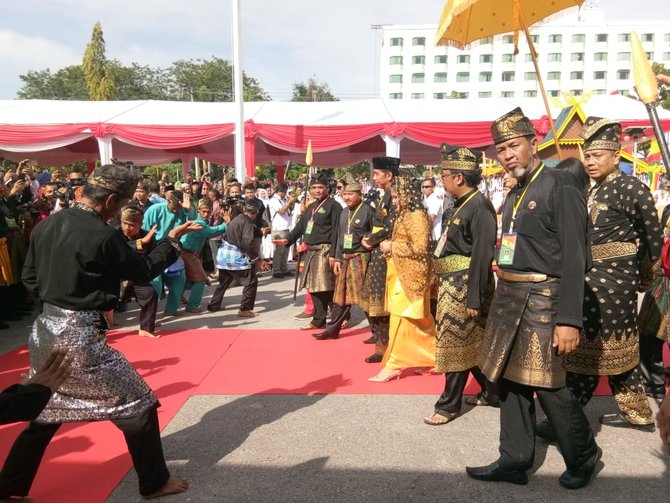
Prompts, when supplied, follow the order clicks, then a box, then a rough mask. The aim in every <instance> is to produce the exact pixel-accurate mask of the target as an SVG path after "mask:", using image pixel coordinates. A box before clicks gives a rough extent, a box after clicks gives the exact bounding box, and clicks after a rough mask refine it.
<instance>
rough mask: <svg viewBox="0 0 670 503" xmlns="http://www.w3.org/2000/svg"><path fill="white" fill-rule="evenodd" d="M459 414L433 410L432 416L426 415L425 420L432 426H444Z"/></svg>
mask: <svg viewBox="0 0 670 503" xmlns="http://www.w3.org/2000/svg"><path fill="white" fill-rule="evenodd" d="M445 414H447V415H445ZM457 416H458V414H450V413H448V412H443V413H439V412H433V413H432V414H431V415H430V416H428V417H424V418H423V422H424V423H426V424H427V425H430V426H442V425H443V424H447V423H449V422H451V421H452V420H454V419H456V417H457Z"/></svg>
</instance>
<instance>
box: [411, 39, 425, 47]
mask: <svg viewBox="0 0 670 503" xmlns="http://www.w3.org/2000/svg"><path fill="white" fill-rule="evenodd" d="M412 45H426V37H414V38H413V39H412Z"/></svg>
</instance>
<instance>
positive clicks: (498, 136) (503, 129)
mask: <svg viewBox="0 0 670 503" xmlns="http://www.w3.org/2000/svg"><path fill="white" fill-rule="evenodd" d="M535 134H536V132H535V128H534V127H533V124H532V123H531V122H530V119H529V118H528V117H526V116H525V115H524V114H523V111H522V110H521V108H520V107H516V108H515V109H514V110H512V111H510V112H507V113H506V114H505V115H503V116H502V117H498V118H497V119H496V120H494V121H493V124H491V136H493V143H495V144H498V143H502V142H504V141H507V140H511V139H512V138H518V137H520V136H533V137H534V136H535Z"/></svg>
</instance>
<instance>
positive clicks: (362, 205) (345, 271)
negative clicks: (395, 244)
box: [312, 181, 375, 340]
mask: <svg viewBox="0 0 670 503" xmlns="http://www.w3.org/2000/svg"><path fill="white" fill-rule="evenodd" d="M343 183H344V184H345V185H344V186H343V189H342V190H341V191H340V195H341V196H342V199H343V200H344V202H345V204H346V208H345V209H344V210H343V211H342V214H341V215H340V222H339V230H338V239H337V247H336V251H335V264H334V267H333V272H334V273H335V276H336V278H335V293H334V296H333V307H332V310H331V314H330V321H329V322H328V323H327V324H326V330H324V331H323V332H320V333H318V334H312V335H313V337H314V338H315V339H318V340H322V339H337V338H338V337H339V336H340V329H341V328H342V324H343V323H344V321H345V320H348V319H349V316H350V313H351V305H352V304H358V303H359V301H360V297H361V294H362V293H363V282H364V281H365V272H366V270H367V268H368V262H369V261H370V252H368V251H367V250H366V249H365V248H363V246H362V245H361V240H362V239H363V237H364V236H365V235H366V234H368V233H370V232H371V231H372V225H373V219H374V216H375V210H374V208H372V206H370V205H369V204H368V203H366V202H364V201H363V196H362V194H361V190H362V187H361V184H360V183H357V182H353V181H344V182H343Z"/></svg>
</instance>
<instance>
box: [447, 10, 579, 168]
mask: <svg viewBox="0 0 670 503" xmlns="http://www.w3.org/2000/svg"><path fill="white" fill-rule="evenodd" d="M583 3H584V0H448V1H447V4H446V5H445V6H444V10H443V11H442V16H441V17H440V24H439V25H438V28H437V35H436V37H435V44H436V45H452V46H454V47H458V48H461V49H462V48H464V47H465V46H466V45H468V44H470V43H471V42H474V41H475V40H479V39H482V38H486V37H491V36H493V35H499V34H501V33H509V32H514V53H515V54H516V53H517V52H518V49H517V46H518V41H519V32H520V31H523V32H524V34H525V35H526V40H527V41H528V47H529V49H530V54H531V57H532V58H533V64H534V65H535V73H536V74H537V81H538V84H539V86H540V91H541V92H542V97H543V98H544V106H545V107H546V109H547V117H548V118H549V125H550V126H551V130H552V132H553V134H554V141H555V142H556V149H557V151H558V155H559V157H560V156H561V151H560V149H559V146H558V136H557V135H556V130H555V128H554V121H553V118H552V117H551V110H550V109H549V102H548V100H547V94H546V92H545V90H544V84H543V82H542V77H541V75H540V70H539V67H538V64H537V52H536V51H535V46H534V45H533V41H532V39H531V37H530V34H529V33H528V27H529V26H530V25H532V24H533V23H536V22H538V21H540V20H542V19H545V18H546V17H548V16H551V15H553V14H556V13H557V12H559V11H561V10H563V9H567V8H568V7H575V6H581V5H582V4H583Z"/></svg>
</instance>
